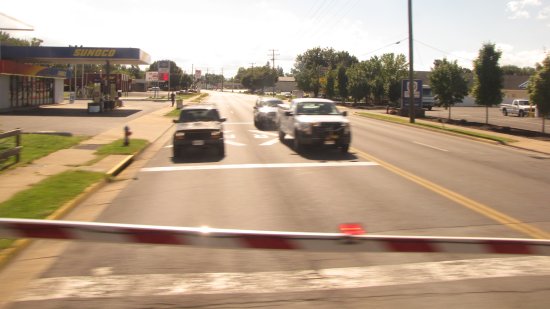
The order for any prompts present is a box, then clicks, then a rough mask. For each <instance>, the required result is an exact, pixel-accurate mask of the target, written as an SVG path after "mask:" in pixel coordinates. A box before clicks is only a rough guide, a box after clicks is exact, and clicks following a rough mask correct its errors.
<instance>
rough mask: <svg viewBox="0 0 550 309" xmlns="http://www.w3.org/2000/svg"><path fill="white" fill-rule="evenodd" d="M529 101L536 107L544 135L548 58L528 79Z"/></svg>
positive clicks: (549, 95) (549, 90) (549, 97)
mask: <svg viewBox="0 0 550 309" xmlns="http://www.w3.org/2000/svg"><path fill="white" fill-rule="evenodd" d="M527 90H528V92H529V100H530V101H531V102H532V103H533V104H536V105H537V109H538V111H539V114H540V115H541V116H542V133H545V129H544V126H545V119H546V118H547V117H548V116H549V115H550V56H547V57H546V59H544V61H543V62H542V65H540V66H537V69H536V72H535V74H533V75H532V76H531V77H530V78H529V86H528V88H527Z"/></svg>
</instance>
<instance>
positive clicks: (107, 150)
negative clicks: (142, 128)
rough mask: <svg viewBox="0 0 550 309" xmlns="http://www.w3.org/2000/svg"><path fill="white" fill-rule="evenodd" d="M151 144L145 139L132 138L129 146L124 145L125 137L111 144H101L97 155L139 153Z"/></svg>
mask: <svg viewBox="0 0 550 309" xmlns="http://www.w3.org/2000/svg"><path fill="white" fill-rule="evenodd" d="M148 144H149V141H147V140H144V139H137V138H130V140H129V144H128V146H124V139H122V138H121V139H119V140H116V141H114V142H112V143H110V144H106V145H103V146H101V147H100V148H99V149H97V151H96V152H95V154H96V155H100V156H107V155H132V154H135V153H138V152H139V151H141V150H142V149H143V148H145V147H146V146H147V145H148Z"/></svg>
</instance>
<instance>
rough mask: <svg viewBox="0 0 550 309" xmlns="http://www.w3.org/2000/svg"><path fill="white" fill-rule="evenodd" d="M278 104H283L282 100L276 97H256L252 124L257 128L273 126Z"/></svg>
mask: <svg viewBox="0 0 550 309" xmlns="http://www.w3.org/2000/svg"><path fill="white" fill-rule="evenodd" d="M279 104H283V101H282V100H280V99H277V98H270V97H260V98H258V100H256V104H255V105H254V125H255V126H256V127H257V128H258V129H268V128H270V127H271V128H274V127H275V124H276V123H275V121H276V120H277V108H278V106H279Z"/></svg>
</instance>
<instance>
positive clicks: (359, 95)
mask: <svg viewBox="0 0 550 309" xmlns="http://www.w3.org/2000/svg"><path fill="white" fill-rule="evenodd" d="M346 75H347V77H348V92H349V95H350V96H351V97H352V98H353V102H354V104H357V102H359V101H361V100H362V99H363V98H365V99H366V98H367V97H368V96H369V95H370V92H371V88H370V85H369V83H368V77H367V62H365V61H363V62H360V63H355V64H352V65H351V67H350V68H349V69H348V70H347V72H346Z"/></svg>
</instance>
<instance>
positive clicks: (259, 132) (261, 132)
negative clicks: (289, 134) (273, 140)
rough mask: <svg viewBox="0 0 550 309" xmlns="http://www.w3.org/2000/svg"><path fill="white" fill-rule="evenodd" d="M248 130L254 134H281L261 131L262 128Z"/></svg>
mask: <svg viewBox="0 0 550 309" xmlns="http://www.w3.org/2000/svg"><path fill="white" fill-rule="evenodd" d="M248 132H250V133H253V134H259V135H267V136H279V133H273V132H266V131H260V130H248Z"/></svg>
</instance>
